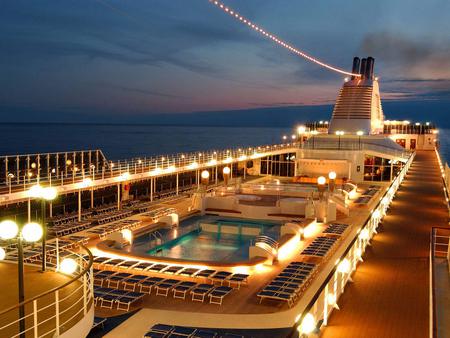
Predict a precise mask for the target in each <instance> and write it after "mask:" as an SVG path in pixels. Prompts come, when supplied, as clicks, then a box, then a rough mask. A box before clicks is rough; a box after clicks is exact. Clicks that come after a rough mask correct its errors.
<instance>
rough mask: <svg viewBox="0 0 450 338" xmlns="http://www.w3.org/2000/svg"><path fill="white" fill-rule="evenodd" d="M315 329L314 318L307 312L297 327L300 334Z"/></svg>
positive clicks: (308, 332)
mask: <svg viewBox="0 0 450 338" xmlns="http://www.w3.org/2000/svg"><path fill="white" fill-rule="evenodd" d="M315 329H316V319H315V318H314V316H313V315H312V314H311V313H307V314H306V315H305V317H303V320H302V322H301V324H300V326H299V327H298V331H299V332H300V333H301V334H310V333H311V332H313V331H314V330H315Z"/></svg>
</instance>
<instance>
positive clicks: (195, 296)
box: [191, 284, 214, 303]
mask: <svg viewBox="0 0 450 338" xmlns="http://www.w3.org/2000/svg"><path fill="white" fill-rule="evenodd" d="M212 289H214V286H213V285H211V284H199V285H197V286H196V287H195V288H194V289H192V290H191V295H192V301H194V302H202V303H203V302H204V301H205V297H206V295H207V294H208V293H209V292H210V291H211V290H212Z"/></svg>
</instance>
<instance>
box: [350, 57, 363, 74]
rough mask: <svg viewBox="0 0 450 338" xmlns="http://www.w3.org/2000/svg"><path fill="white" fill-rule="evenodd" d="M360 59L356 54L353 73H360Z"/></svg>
mask: <svg viewBox="0 0 450 338" xmlns="http://www.w3.org/2000/svg"><path fill="white" fill-rule="evenodd" d="M360 61H361V60H360V59H359V57H357V56H355V57H354V58H353V67H352V73H353V74H359V64H360ZM354 79H355V76H352V80H354Z"/></svg>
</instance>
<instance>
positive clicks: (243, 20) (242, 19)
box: [209, 0, 361, 77]
mask: <svg viewBox="0 0 450 338" xmlns="http://www.w3.org/2000/svg"><path fill="white" fill-rule="evenodd" d="M209 2H211V3H212V4H214V5H216V6H217V8H219V9H221V10H222V11H224V12H225V13H227V14H229V15H230V16H232V17H234V18H235V19H236V20H238V21H240V22H241V23H242V24H244V25H246V26H248V27H249V28H251V29H253V30H254V31H256V32H258V33H260V34H261V35H263V36H264V37H266V38H268V39H270V40H272V41H273V42H275V43H277V44H278V45H280V46H282V47H284V48H286V49H288V50H289V51H291V52H292V53H294V54H297V55H298V56H301V57H302V58H305V59H306V60H308V61H311V62H314V63H315V64H318V65H319V66H322V67H324V68H327V69H329V70H332V71H334V72H337V73H340V74H345V75H350V76H355V77H360V76H361V74H354V73H352V72H347V71H345V70H343V69H340V68H337V67H334V66H332V65H329V64H327V63H325V62H323V61H320V60H318V59H316V58H314V57H312V56H310V55H308V54H306V53H305V52H302V51H301V50H299V49H297V48H295V47H293V46H292V45H290V44H288V43H287V42H285V41H283V40H281V39H279V38H278V37H277V36H276V35H273V34H272V33H269V32H267V31H266V30H264V29H263V28H261V27H259V26H258V25H256V24H255V23H253V22H251V21H250V20H248V19H247V18H245V17H244V16H242V15H241V14H239V13H238V12H236V11H235V10H233V9H231V8H230V7H228V6H225V5H224V4H223V3H221V2H220V1H217V0H209Z"/></svg>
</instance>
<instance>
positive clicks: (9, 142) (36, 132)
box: [0, 124, 292, 159]
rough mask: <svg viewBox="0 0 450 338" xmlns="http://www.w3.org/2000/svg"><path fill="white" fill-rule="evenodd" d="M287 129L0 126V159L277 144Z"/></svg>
mask: <svg viewBox="0 0 450 338" xmlns="http://www.w3.org/2000/svg"><path fill="white" fill-rule="evenodd" d="M291 133H292V130H291V129H290V128H284V129H283V128H248V127H190V126H157V125H107V124H92V125H83V124H0V155H13V154H28V153H46V152H58V151H61V152H64V151H69V150H87V149H101V150H102V151H103V152H104V154H105V155H106V156H107V157H108V158H110V159H126V158H131V157H139V156H141V157H142V156H149V155H162V154H172V153H177V152H187V151H197V150H210V149H226V148H229V147H240V146H253V145H261V144H271V143H279V142H281V137H282V135H283V134H289V135H290V134H291Z"/></svg>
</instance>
